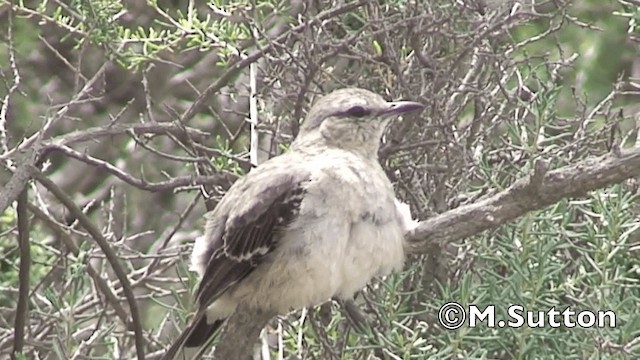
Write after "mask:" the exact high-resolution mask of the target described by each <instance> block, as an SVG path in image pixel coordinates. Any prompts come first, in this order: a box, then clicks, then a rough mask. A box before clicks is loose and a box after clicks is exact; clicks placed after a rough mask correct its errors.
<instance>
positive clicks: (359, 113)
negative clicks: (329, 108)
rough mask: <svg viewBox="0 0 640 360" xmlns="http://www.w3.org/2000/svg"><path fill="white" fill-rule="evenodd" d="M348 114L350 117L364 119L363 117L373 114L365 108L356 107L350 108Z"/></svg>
mask: <svg viewBox="0 0 640 360" xmlns="http://www.w3.org/2000/svg"><path fill="white" fill-rule="evenodd" d="M347 114H348V115H349V116H353V117H358V118H360V117H363V116H367V115H369V114H371V112H370V111H369V110H367V109H365V108H363V107H362V106H359V105H356V106H354V107H352V108H350V109H349V110H347Z"/></svg>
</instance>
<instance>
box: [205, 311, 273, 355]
mask: <svg viewBox="0 0 640 360" xmlns="http://www.w3.org/2000/svg"><path fill="white" fill-rule="evenodd" d="M274 316H275V314H270V313H264V312H259V311H250V310H248V309H246V308H245V307H244V306H242V305H240V306H238V309H237V310H236V311H235V312H234V313H233V315H231V317H230V318H229V320H227V325H226V326H225V327H224V329H223V330H222V333H221V334H220V343H219V344H218V345H217V346H216V350H215V353H214V358H215V359H238V360H246V359H251V354H252V352H253V349H254V348H253V345H254V344H256V343H257V341H258V337H259V336H260V331H262V328H264V327H265V326H266V325H267V323H268V322H269V320H270V319H271V318H272V317H274Z"/></svg>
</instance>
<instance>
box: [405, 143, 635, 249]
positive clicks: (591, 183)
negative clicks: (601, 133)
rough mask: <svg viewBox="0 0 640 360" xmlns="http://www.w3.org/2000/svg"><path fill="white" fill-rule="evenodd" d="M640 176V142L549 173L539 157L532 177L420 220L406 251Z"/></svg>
mask: <svg viewBox="0 0 640 360" xmlns="http://www.w3.org/2000/svg"><path fill="white" fill-rule="evenodd" d="M638 175H640V147H637V148H633V149H630V150H621V151H620V152H619V153H617V154H615V153H611V154H607V155H604V156H600V157H596V158H590V159H586V160H583V161H581V162H579V163H577V164H574V165H570V166H565V167H562V168H560V169H556V170H553V171H549V172H547V171H546V165H545V164H544V163H543V162H541V161H539V162H537V163H536V164H535V169H534V173H533V174H532V175H531V176H530V177H528V178H524V179H520V180H518V181H516V182H515V183H513V184H512V185H511V186H510V187H509V188H508V189H506V190H505V191H502V192H500V193H498V194H496V195H494V196H491V197H489V198H487V199H484V200H481V201H478V202H477V203H474V204H471V205H465V206H461V207H459V208H456V209H453V210H450V211H447V212H445V213H442V214H440V215H438V216H435V217H433V218H430V219H427V220H425V221H421V222H420V225H418V227H416V228H415V229H413V230H412V231H410V232H409V233H407V234H406V240H407V249H406V251H407V252H408V253H412V254H424V253H428V252H430V251H432V250H433V249H434V248H437V247H440V246H443V245H446V244H450V243H452V242H455V241H458V240H461V239H464V238H467V237H469V236H472V235H475V234H478V233H480V232H482V231H485V230H489V229H495V228H498V227H499V226H501V225H503V224H506V223H507V222H509V221H511V220H514V219H516V218H518V217H520V216H522V215H524V214H526V213H528V212H530V211H533V210H538V209H543V208H545V207H547V206H549V205H552V204H554V203H556V202H558V201H560V200H562V199H566V198H574V197H580V196H584V195H585V194H587V193H588V192H589V191H593V190H596V189H600V188H603V187H606V186H610V185H613V184H618V183H621V182H622V181H624V180H626V179H629V178H632V177H635V176H638Z"/></svg>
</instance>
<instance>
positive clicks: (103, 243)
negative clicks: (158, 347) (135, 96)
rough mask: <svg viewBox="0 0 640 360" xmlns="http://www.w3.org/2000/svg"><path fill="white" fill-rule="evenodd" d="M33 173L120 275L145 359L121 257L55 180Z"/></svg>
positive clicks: (140, 354)
mask: <svg viewBox="0 0 640 360" xmlns="http://www.w3.org/2000/svg"><path fill="white" fill-rule="evenodd" d="M31 173H32V175H33V177H34V178H35V179H36V180H37V181H38V182H39V183H40V184H42V185H43V186H44V187H45V188H46V189H47V190H49V191H50V192H51V193H52V194H53V195H54V196H55V197H56V198H57V199H58V200H59V201H60V202H61V203H62V204H63V205H64V206H65V207H66V208H67V210H69V212H70V213H71V214H72V215H73V216H74V217H75V218H76V219H77V220H78V222H79V223H80V224H81V225H82V227H84V229H85V230H87V232H88V233H89V234H91V236H92V237H93V239H94V240H95V242H96V243H97V244H98V246H100V249H101V250H102V252H104V254H105V256H106V257H107V260H108V261H109V264H110V265H111V268H112V269H113V272H114V273H115V274H116V276H117V277H118V280H119V281H120V285H121V286H122V290H123V292H124V296H125V298H126V299H127V302H128V304H129V309H130V310H131V323H130V325H131V326H132V327H133V331H134V334H135V343H136V355H137V357H138V359H141V360H144V345H145V341H144V337H143V333H142V318H141V317H140V311H139V310H138V304H137V302H136V298H135V295H134V293H133V290H132V288H131V283H130V282H129V278H128V277H127V273H126V272H125V271H124V269H123V267H122V265H121V264H120V259H118V256H117V255H116V253H115V252H114V251H113V249H111V246H109V242H108V241H107V239H105V238H104V236H103V235H102V232H101V231H100V229H98V227H97V226H96V225H94V224H93V222H91V219H89V218H88V217H87V215H85V214H84V213H83V212H82V210H81V209H80V208H79V207H78V206H77V205H76V204H75V203H74V202H73V200H72V199H71V198H70V197H69V196H68V195H67V194H65V193H64V191H62V189H60V187H58V185H56V184H55V183H54V182H53V181H51V180H50V179H49V178H47V177H46V176H45V175H44V174H43V173H42V172H40V170H38V169H37V168H35V167H32V168H31Z"/></svg>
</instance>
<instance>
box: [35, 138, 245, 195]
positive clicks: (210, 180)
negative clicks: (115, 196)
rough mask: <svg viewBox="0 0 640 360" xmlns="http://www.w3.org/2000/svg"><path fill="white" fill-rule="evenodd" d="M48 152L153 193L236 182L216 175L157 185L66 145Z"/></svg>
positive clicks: (169, 181)
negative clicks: (96, 169) (104, 172)
mask: <svg viewBox="0 0 640 360" xmlns="http://www.w3.org/2000/svg"><path fill="white" fill-rule="evenodd" d="M47 150H49V151H58V152H61V153H63V154H65V155H67V156H69V157H71V158H73V159H76V160H79V161H82V162H84V163H86V164H88V165H91V166H95V167H96V168H98V169H100V170H103V171H106V172H108V173H111V174H113V175H114V176H115V177H117V178H118V179H120V180H122V181H124V182H125V183H127V184H129V185H131V186H135V187H137V188H139V189H142V190H147V191H151V192H159V191H167V190H175V189H178V188H184V187H188V186H196V185H220V184H227V183H231V182H233V180H234V175H232V174H223V173H221V174H216V175H210V176H203V175H200V176H180V177H176V178H173V179H171V180H167V181H161V182H156V183H150V182H147V181H146V180H144V179H138V178H135V177H134V176H132V175H130V174H128V173H126V172H125V171H122V170H120V169H119V168H118V167H116V166H114V165H111V164H110V163H108V162H106V161H104V160H101V159H98V158H95V157H93V156H91V155H87V154H85V153H81V152H79V151H76V150H74V149H72V148H70V147H68V146H64V145H48V146H47Z"/></svg>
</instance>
